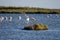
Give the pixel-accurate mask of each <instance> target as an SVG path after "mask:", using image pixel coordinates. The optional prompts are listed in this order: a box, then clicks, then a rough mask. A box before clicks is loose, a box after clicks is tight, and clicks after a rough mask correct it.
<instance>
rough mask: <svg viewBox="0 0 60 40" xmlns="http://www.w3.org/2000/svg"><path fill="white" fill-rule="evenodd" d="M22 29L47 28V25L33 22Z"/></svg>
mask: <svg viewBox="0 0 60 40" xmlns="http://www.w3.org/2000/svg"><path fill="white" fill-rule="evenodd" d="M24 30H48V26H47V25H45V24H34V25H32V26H27V27H24Z"/></svg>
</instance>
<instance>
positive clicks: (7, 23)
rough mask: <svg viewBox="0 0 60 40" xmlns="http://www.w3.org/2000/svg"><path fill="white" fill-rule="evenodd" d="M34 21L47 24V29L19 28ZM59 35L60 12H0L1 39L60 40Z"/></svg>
mask: <svg viewBox="0 0 60 40" xmlns="http://www.w3.org/2000/svg"><path fill="white" fill-rule="evenodd" d="M26 16H29V17H26ZM26 18H27V19H28V18H29V19H28V20H27V22H28V23H26ZM35 23H43V24H46V25H48V30H45V31H43V30H41V31H34V30H30V31H28V30H21V29H22V28H24V26H28V25H32V24H35ZM59 37H60V14H0V39H1V40H60V38H59Z"/></svg>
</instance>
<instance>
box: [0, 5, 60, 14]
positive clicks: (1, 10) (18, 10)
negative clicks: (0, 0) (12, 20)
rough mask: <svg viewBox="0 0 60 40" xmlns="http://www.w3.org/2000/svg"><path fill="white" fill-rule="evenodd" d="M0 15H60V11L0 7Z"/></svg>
mask: <svg viewBox="0 0 60 40" xmlns="http://www.w3.org/2000/svg"><path fill="white" fill-rule="evenodd" d="M0 13H19V14H25V13H26V14H37V13H38V14H60V9H46V8H29V7H4V6H0Z"/></svg>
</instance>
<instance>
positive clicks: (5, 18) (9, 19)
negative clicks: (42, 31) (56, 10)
mask: <svg viewBox="0 0 60 40" xmlns="http://www.w3.org/2000/svg"><path fill="white" fill-rule="evenodd" d="M25 16H26V20H25V22H26V23H27V24H28V23H29V21H30V17H29V16H27V15H25ZM50 16H52V15H50ZM50 16H49V15H47V18H49V17H50ZM56 16H57V17H58V15H56ZM21 19H22V17H21V16H18V20H19V21H20V20H21ZM31 19H32V20H33V21H35V20H37V19H36V18H34V17H31ZM4 20H5V21H9V22H12V20H13V17H12V16H10V17H9V18H8V17H7V16H5V17H3V16H1V17H0V23H2V22H3V21H4Z"/></svg>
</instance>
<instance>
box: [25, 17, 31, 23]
mask: <svg viewBox="0 0 60 40" xmlns="http://www.w3.org/2000/svg"><path fill="white" fill-rule="evenodd" d="M29 19H30V18H29V16H26V23H27V24H28V23H29Z"/></svg>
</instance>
